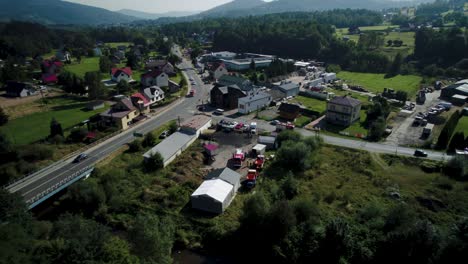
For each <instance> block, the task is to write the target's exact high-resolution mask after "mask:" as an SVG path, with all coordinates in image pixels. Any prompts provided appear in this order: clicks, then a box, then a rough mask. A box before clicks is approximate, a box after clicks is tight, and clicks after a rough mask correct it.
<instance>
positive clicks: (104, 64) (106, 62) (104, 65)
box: [99, 56, 112, 73]
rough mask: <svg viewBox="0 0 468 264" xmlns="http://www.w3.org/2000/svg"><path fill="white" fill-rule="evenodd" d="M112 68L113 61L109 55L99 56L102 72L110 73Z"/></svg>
mask: <svg viewBox="0 0 468 264" xmlns="http://www.w3.org/2000/svg"><path fill="white" fill-rule="evenodd" d="M111 68H112V61H111V60H110V59H109V57H107V56H101V57H100V58H99V70H100V71H101V72H102V73H109V72H110V70H111Z"/></svg>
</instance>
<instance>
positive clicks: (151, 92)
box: [143, 86, 164, 105]
mask: <svg viewBox="0 0 468 264" xmlns="http://www.w3.org/2000/svg"><path fill="white" fill-rule="evenodd" d="M143 94H144V95H145V97H146V98H148V100H149V101H150V104H152V105H153V104H155V103H157V102H160V101H162V100H164V91H163V90H162V89H161V88H159V87H158V86H151V87H148V88H145V89H143Z"/></svg>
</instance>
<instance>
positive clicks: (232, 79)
mask: <svg viewBox="0 0 468 264" xmlns="http://www.w3.org/2000/svg"><path fill="white" fill-rule="evenodd" d="M216 84H217V85H219V86H233V85H235V86H237V87H238V88H240V89H241V90H242V91H250V90H252V89H253V84H252V82H251V81H250V80H247V79H245V78H243V77H241V76H238V75H234V74H225V75H223V76H221V77H220V78H219V79H218V81H217V82H216Z"/></svg>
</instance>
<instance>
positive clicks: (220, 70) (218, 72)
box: [207, 62, 229, 80]
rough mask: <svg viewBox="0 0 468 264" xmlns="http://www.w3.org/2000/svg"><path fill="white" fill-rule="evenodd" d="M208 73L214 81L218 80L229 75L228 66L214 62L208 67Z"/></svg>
mask: <svg viewBox="0 0 468 264" xmlns="http://www.w3.org/2000/svg"><path fill="white" fill-rule="evenodd" d="M207 69H208V72H209V74H210V78H211V79H212V80H218V79H219V78H221V76H223V75H226V74H229V72H228V70H227V68H226V65H224V63H222V62H214V63H212V64H209V65H208V68H207Z"/></svg>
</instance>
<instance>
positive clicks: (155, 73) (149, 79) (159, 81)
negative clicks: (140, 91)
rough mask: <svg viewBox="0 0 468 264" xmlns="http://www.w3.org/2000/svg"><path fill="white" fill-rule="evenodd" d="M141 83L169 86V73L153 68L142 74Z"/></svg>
mask: <svg viewBox="0 0 468 264" xmlns="http://www.w3.org/2000/svg"><path fill="white" fill-rule="evenodd" d="M141 84H142V85H143V86H144V87H149V86H159V87H168V86H169V75H167V73H165V72H163V71H160V70H152V71H149V72H147V73H145V74H144V75H142V76H141Z"/></svg>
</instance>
